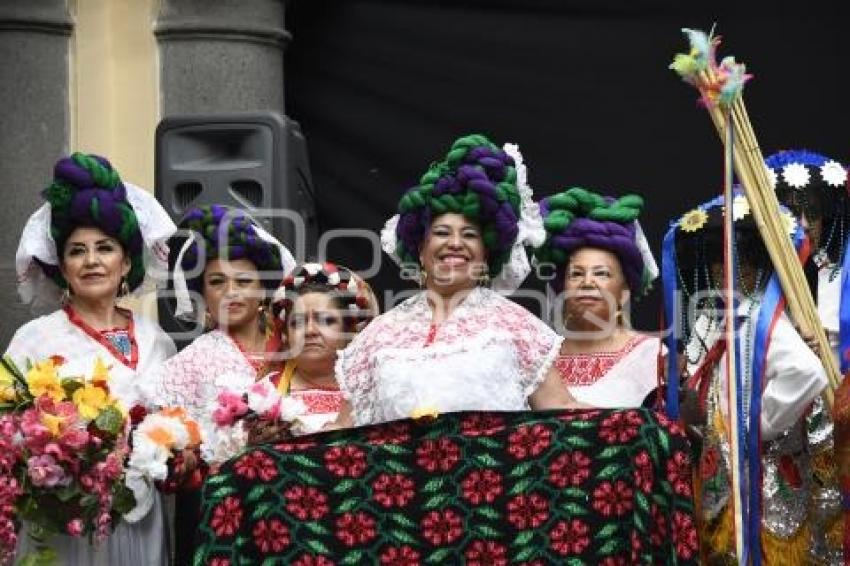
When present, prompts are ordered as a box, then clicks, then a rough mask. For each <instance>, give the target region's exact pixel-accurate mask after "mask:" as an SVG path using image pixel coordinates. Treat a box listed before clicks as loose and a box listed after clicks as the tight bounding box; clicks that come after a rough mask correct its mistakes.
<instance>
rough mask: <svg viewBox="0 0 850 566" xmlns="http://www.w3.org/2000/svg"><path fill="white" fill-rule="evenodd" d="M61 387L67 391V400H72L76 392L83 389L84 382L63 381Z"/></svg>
mask: <svg viewBox="0 0 850 566" xmlns="http://www.w3.org/2000/svg"><path fill="white" fill-rule="evenodd" d="M61 385H62V389H63V390H64V391H65V398H66V399H70V398H71V397H73V396H74V391H76V390H77V389H81V388H82V387H83V382H82V381H80V380H78V379H63V380H62V382H61Z"/></svg>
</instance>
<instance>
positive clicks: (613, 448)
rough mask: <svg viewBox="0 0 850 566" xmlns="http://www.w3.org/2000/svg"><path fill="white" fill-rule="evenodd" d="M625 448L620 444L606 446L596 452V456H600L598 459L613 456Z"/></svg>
mask: <svg viewBox="0 0 850 566" xmlns="http://www.w3.org/2000/svg"><path fill="white" fill-rule="evenodd" d="M625 449H626V447H625V446H622V445H620V446H609V447H608V448H606V449H605V450H603V451H602V452H600V453H599V454H597V456H596V457H597V458H600V459H601V458H613V457H614V456H616V455H618V454H619V453H620V452H622V451H623V450H625Z"/></svg>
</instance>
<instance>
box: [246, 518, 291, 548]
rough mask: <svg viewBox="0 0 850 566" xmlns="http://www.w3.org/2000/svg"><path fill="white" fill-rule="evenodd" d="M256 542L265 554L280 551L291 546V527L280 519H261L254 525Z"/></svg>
mask: <svg viewBox="0 0 850 566" xmlns="http://www.w3.org/2000/svg"><path fill="white" fill-rule="evenodd" d="M252 534H253V535H254V544H255V545H256V546H257V548H258V549H259V550H260V552H261V553H263V554H268V553H269V552H280V551H282V550H283V549H284V548H286V547H287V546H289V528H288V527H287V526H286V525H284V524H283V523H281V522H280V520H279V519H271V520H270V521H266V520H264V519H261V520H259V521H257V524H256V525H254V530H253V533H252Z"/></svg>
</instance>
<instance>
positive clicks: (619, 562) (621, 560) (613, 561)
mask: <svg viewBox="0 0 850 566" xmlns="http://www.w3.org/2000/svg"><path fill="white" fill-rule="evenodd" d="M626 564H628V562H626V557H625V556H606V557H605V560H603V561H602V562H600V563H599V566H626Z"/></svg>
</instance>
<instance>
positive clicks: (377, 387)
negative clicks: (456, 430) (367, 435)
mask: <svg viewBox="0 0 850 566" xmlns="http://www.w3.org/2000/svg"><path fill="white" fill-rule="evenodd" d="M431 320H432V312H431V308H430V306H429V305H428V301H427V298H426V295H425V293H419V294H417V295H416V296H414V297H412V298H410V299H408V300H407V301H405V302H404V303H402V304H400V305H399V306H397V307H395V308H394V309H392V310H390V311H389V312H387V313H385V314H383V315H381V316H379V317H377V318H376V319H375V320H373V321H372V322H371V323H370V324H369V326H367V327H366V329H365V330H363V332H361V333H360V334H359V335H358V336H357V337H356V338H355V339H354V340H353V341H352V342H351V344H349V346H348V347H347V348H346V349H345V350H343V351H342V352H340V353H339V356H338V359H337V364H336V377H337V381H338V382H339V385H340V389H341V390H342V391H343V394H344V395H345V397H346V398H347V399H348V400H349V402H350V403H351V406H352V412H353V417H354V420H355V423H356V424H358V425H363V424H373V423H379V422H385V421H391V420H396V419H403V418H407V417H410V416H411V414H412V413H413V412H414V411H415V410H417V409H427V410H436V411H438V412H453V411H465V410H494V411H519V410H525V409H528V408H529V406H528V396H529V395H530V394H531V393H533V392H534V390H535V389H537V387H538V386H539V384H540V382H541V381H542V380H543V379H544V377H545V376H546V373H547V371H548V370H549V368H550V367H551V365H552V362H553V360H554V359H555V357H556V356H557V354H558V349H559V348H560V345H561V341H562V338H561V337H560V336H558V335H557V334H556V333H555V332H553V331H552V330H551V329H550V328H549V327H548V326H546V325H545V324H544V323H543V322H542V321H541V320H539V319H538V318H537V317H535V316H534V315H532V314H531V313H530V312H528V311H527V310H525V309H524V308H523V307H521V306H519V305H517V304H515V303H513V302H511V301H509V300H508V299H506V298H504V297H503V296H501V295H500V294H498V293H496V292H494V291H491V290H489V289H483V288H476V289H474V290H473V291H472V292H471V293H470V294H469V295H468V296H467V297H466V298H465V299H464V300H463V302H461V303H460V304H459V305H458V306H457V307H456V308H455V309H454V310H453V311H452V313H451V315H450V316H449V318H448V319H446V320H445V321H444V322H443V323H442V324H440V325H439V326H436V327H435V326H432V324H431Z"/></svg>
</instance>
